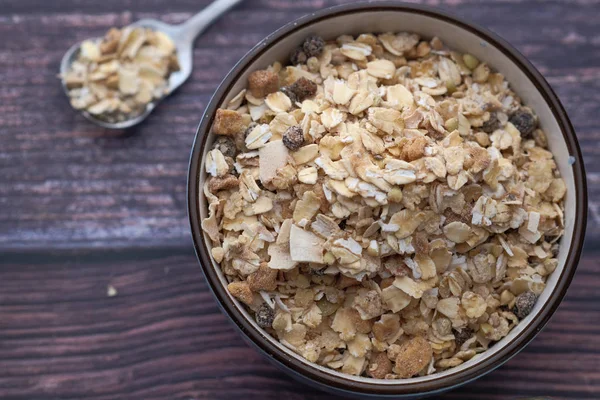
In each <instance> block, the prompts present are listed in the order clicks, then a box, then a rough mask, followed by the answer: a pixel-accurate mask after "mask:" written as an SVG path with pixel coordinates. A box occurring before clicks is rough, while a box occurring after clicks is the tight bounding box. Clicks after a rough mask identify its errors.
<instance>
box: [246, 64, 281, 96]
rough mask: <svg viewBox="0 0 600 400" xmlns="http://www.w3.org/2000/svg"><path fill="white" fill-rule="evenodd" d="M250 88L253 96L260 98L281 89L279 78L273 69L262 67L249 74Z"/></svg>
mask: <svg viewBox="0 0 600 400" xmlns="http://www.w3.org/2000/svg"><path fill="white" fill-rule="evenodd" d="M248 89H249V90H250V93H252V96H254V97H257V98H259V99H261V98H263V97H265V96H266V95H268V94H269V93H273V92H276V91H277V90H278V89H279V78H278V77H277V74H276V73H275V72H273V71H269V70H266V69H260V70H258V71H254V72H253V73H251V74H250V76H248Z"/></svg>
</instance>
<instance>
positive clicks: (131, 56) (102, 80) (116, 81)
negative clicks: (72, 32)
mask: <svg viewBox="0 0 600 400" xmlns="http://www.w3.org/2000/svg"><path fill="white" fill-rule="evenodd" d="M178 70H179V63H178V60H177V49H176V47H175V43H173V41H172V40H171V38H169V36H167V35H166V34H164V33H162V32H159V31H154V30H151V29H148V28H143V27H125V28H123V29H117V28H112V29H110V30H109V31H108V32H107V33H106V35H105V36H104V37H103V38H102V39H101V40H99V41H98V40H86V41H84V42H83V43H82V44H81V47H80V51H79V54H78V55H77V58H76V59H75V60H74V61H73V63H72V64H71V68H70V69H69V71H68V72H67V73H66V74H64V75H61V76H60V78H61V79H62V80H63V82H64V84H65V85H66V86H67V89H68V91H69V98H70V102H71V105H72V106H73V108H75V109H77V110H85V111H87V112H89V113H90V114H93V115H95V116H96V117H98V118H100V119H103V120H106V121H108V122H119V121H124V120H127V119H130V118H132V117H134V116H136V115H139V114H141V113H142V112H143V111H144V110H145V109H146V106H147V105H148V104H149V103H150V102H152V101H154V100H156V99H159V98H161V97H163V96H164V95H166V94H167V93H168V88H169V85H168V80H169V76H170V75H171V73H172V72H175V71H178Z"/></svg>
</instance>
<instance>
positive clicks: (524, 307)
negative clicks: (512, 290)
mask: <svg viewBox="0 0 600 400" xmlns="http://www.w3.org/2000/svg"><path fill="white" fill-rule="evenodd" d="M536 302H537V296H536V294H535V293H533V292H530V291H527V292H523V293H521V294H520V295H518V296H517V298H516V300H515V307H514V309H513V313H514V314H515V315H516V316H517V317H518V318H519V319H523V318H525V317H527V316H528V315H529V314H530V313H531V310H533V307H535V303H536Z"/></svg>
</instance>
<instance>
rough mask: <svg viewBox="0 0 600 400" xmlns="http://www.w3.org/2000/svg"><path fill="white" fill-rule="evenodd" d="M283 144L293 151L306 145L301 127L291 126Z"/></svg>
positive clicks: (284, 136) (286, 132)
mask: <svg viewBox="0 0 600 400" xmlns="http://www.w3.org/2000/svg"><path fill="white" fill-rule="evenodd" d="M283 144H284V145H285V147H287V148H288V149H290V150H292V151H296V150H298V149H300V147H302V146H303V145H304V132H303V131H302V128H301V127H300V126H299V125H296V126H290V127H289V128H288V129H287V130H286V131H285V133H284V134H283Z"/></svg>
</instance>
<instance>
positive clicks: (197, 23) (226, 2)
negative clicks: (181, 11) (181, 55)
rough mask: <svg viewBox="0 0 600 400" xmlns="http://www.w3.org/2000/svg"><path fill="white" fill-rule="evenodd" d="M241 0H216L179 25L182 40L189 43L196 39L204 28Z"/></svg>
mask: <svg viewBox="0 0 600 400" xmlns="http://www.w3.org/2000/svg"><path fill="white" fill-rule="evenodd" d="M241 1H242V0H216V1H214V2H212V3H211V4H209V5H208V7H206V8H205V9H204V10H202V11H200V12H199V13H198V14H196V15H194V16H193V17H192V18H190V19H188V20H187V21H186V22H184V23H183V24H181V25H179V29H180V32H181V33H180V35H181V38H182V39H183V40H186V41H189V42H190V43H191V42H193V41H194V39H196V36H198V35H199V34H200V33H201V32H202V31H203V30H204V29H206V28H207V27H208V26H209V25H210V24H211V23H213V22H214V21H216V20H217V18H219V17H220V16H221V15H222V14H223V13H225V12H226V11H227V10H229V9H230V8H231V7H233V6H235V5H236V4H238V3H239V2H241Z"/></svg>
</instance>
